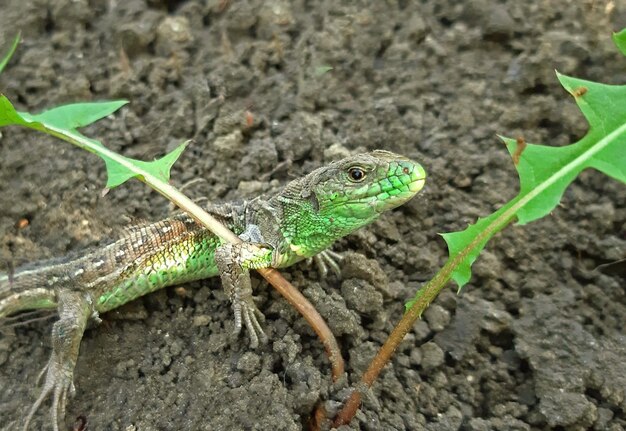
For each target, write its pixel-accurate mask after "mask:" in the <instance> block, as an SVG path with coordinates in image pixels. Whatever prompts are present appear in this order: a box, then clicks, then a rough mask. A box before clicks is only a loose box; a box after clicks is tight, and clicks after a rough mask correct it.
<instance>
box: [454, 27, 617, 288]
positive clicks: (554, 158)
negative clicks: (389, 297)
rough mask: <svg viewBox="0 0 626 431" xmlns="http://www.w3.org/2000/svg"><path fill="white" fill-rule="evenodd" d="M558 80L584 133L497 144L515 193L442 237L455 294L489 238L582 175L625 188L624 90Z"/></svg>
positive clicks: (539, 209)
mask: <svg viewBox="0 0 626 431" xmlns="http://www.w3.org/2000/svg"><path fill="white" fill-rule="evenodd" d="M622 33H624V32H622ZM624 38H626V34H625V35H624ZM623 42H624V44H625V45H626V41H623ZM618 46H619V44H618ZM557 77H558V79H559V81H560V82H561V84H562V85H563V87H564V88H565V89H566V90H567V91H568V92H569V93H570V94H571V95H572V96H574V98H575V100H576V103H577V104H578V106H579V108H580V110H581V111H582V113H583V115H584V116H585V118H586V119H587V121H588V122H589V131H588V132H587V135H585V137H583V138H582V139H581V140H580V141H578V142H576V143H574V144H571V145H567V146H564V147H550V146H546V145H537V144H526V143H525V142H523V141H522V140H515V139H510V138H502V140H503V141H504V143H505V144H506V147H507V149H508V151H509V153H510V154H511V156H512V157H513V160H514V165H515V167H516V169H517V173H518V175H519V179H520V192H519V194H518V195H517V196H516V197H515V198H514V199H513V200H511V201H510V202H509V203H507V204H506V205H504V206H503V207H502V208H500V209H499V210H498V211H496V212H495V213H493V214H491V215H489V216H488V217H485V218H480V219H478V221H477V222H476V224H474V225H470V226H469V227H468V228H467V229H465V230H463V231H459V232H450V233H445V234H443V235H442V236H443V238H444V240H445V241H446V243H447V245H448V250H449V254H450V258H449V261H453V260H454V261H455V262H454V263H455V265H453V269H452V270H451V274H450V276H451V278H452V279H453V280H454V281H455V282H456V283H457V284H458V286H459V290H460V289H461V288H462V287H463V285H465V284H466V283H467V282H468V281H469V280H470V278H471V266H472V264H473V263H474V261H475V260H476V258H477V257H478V255H479V254H480V252H481V251H482V249H483V248H484V247H485V244H486V243H487V241H488V240H489V239H490V238H491V237H492V236H493V235H495V234H496V233H497V232H499V231H500V230H502V228H504V227H505V226H506V225H507V224H508V223H509V222H510V221H512V220H513V219H515V218H516V219H517V222H518V223H519V224H526V223H529V222H531V221H534V220H537V219H539V218H541V217H543V216H545V215H547V214H549V213H550V212H551V211H552V210H554V208H555V207H556V206H557V205H558V203H559V202H560V200H561V197H562V196H563V193H564V192H565V189H566V188H567V186H569V185H570V184H571V182H572V181H573V180H574V179H575V178H576V177H577V176H578V174H580V172H582V171H583V170H585V169H588V168H593V169H597V170H598V171H600V172H602V173H604V174H606V175H608V176H610V177H612V178H614V179H616V180H618V181H622V182H623V183H626V86H625V85H606V84H600V83H596V82H591V81H585V80H582V79H577V78H572V77H568V76H565V75H561V74H559V73H558V72H557Z"/></svg>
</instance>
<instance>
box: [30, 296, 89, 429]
mask: <svg viewBox="0 0 626 431" xmlns="http://www.w3.org/2000/svg"><path fill="white" fill-rule="evenodd" d="M57 299H58V304H59V320H58V321H56V322H55V323H54V325H53V327H52V354H51V356H50V360H49V361H48V365H47V366H46V368H44V370H43V371H42V374H41V375H43V373H44V372H45V373H46V379H45V382H44V385H43V388H42V390H41V394H40V395H39V397H38V398H37V401H35V404H33V406H32V408H31V409H30V412H29V413H28V416H27V417H26V421H25V423H24V431H26V430H27V429H28V425H29V423H30V421H31V419H32V418H33V415H34V414H35V412H36V411H37V410H38V409H39V407H40V406H41V403H42V402H43V401H44V400H45V399H46V398H47V397H48V396H49V395H50V394H52V406H51V414H52V426H53V427H54V431H59V419H61V420H63V419H64V418H65V404H66V401H67V395H68V392H69V393H71V394H72V395H73V394H74V381H73V376H74V366H75V365H76V358H77V357H78V350H79V348H80V341H81V339H82V338H83V332H84V331H85V327H86V326H87V321H88V319H89V317H90V316H91V315H92V313H93V307H92V304H91V301H89V300H88V298H86V297H85V294H84V293H81V292H78V291H74V290H70V291H67V290H62V291H59V292H58V294H57ZM41 375H40V376H41Z"/></svg>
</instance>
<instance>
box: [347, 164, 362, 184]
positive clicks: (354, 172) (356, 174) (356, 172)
mask: <svg viewBox="0 0 626 431" xmlns="http://www.w3.org/2000/svg"><path fill="white" fill-rule="evenodd" d="M348 178H349V179H350V181H353V182H355V183H360V182H361V181H363V180H364V179H365V171H364V170H363V168H360V167H359V166H353V167H351V168H350V169H348Z"/></svg>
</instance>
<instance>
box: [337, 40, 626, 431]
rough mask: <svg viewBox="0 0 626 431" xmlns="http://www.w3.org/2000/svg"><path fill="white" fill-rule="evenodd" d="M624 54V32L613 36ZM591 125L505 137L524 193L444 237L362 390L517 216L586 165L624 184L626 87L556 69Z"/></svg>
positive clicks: (354, 398)
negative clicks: (545, 138) (544, 138)
mask: <svg viewBox="0 0 626 431" xmlns="http://www.w3.org/2000/svg"><path fill="white" fill-rule="evenodd" d="M613 41H614V42H615V44H616V45H617V47H618V49H619V50H620V51H621V52H622V53H623V54H624V55H626V29H624V30H622V31H621V32H619V33H616V34H614V35H613ZM557 78H558V79H559V81H560V82H561V85H562V86H563V88H565V90H566V91H567V92H569V93H570V94H571V95H572V96H574V99H575V100H576V103H577V104H578V107H579V108H580V110H581V111H582V113H583V115H584V116H585V118H586V119H587V121H588V122H589V131H588V133H587V134H586V135H585V136H584V137H583V138H582V139H581V140H580V141H578V142H576V143H574V144H571V145H567V146H565V147H550V146H546V145H537V144H527V143H526V142H525V141H524V140H523V139H517V140H515V139H510V138H504V137H502V138H501V139H502V140H503V141H504V143H505V144H506V147H507V149H508V151H509V153H510V154H511V156H512V159H513V164H514V166H515V169H516V170H517V173H518V175H519V179H520V192H519V194H518V195H517V196H516V197H515V198H513V199H512V200H511V201H509V202H508V203H506V204H505V205H504V206H502V207H501V208H500V209H499V210H497V211H496V212H494V213H493V214H491V215H489V216H487V217H484V218H480V219H478V221H477V222H476V223H475V224H473V225H470V226H468V227H467V228H466V229H465V230H463V231H459V232H450V233H444V234H442V236H443V239H444V240H445V241H446V244H447V245H448V251H449V258H448V260H447V262H446V263H445V265H444V266H443V267H442V268H441V270H439V272H438V273H437V274H436V275H435V277H434V278H432V279H431V280H430V281H429V282H428V283H426V284H425V285H424V287H423V288H422V289H420V290H419V291H418V292H417V293H416V295H415V297H414V298H413V299H412V300H410V301H409V302H408V303H407V304H406V306H405V307H406V313H405V315H404V316H403V318H402V319H401V320H400V322H399V323H398V324H397V325H396V327H395V328H394V329H393V331H392V332H391V334H390V335H389V337H388V338H387V340H386V341H385V343H384V344H383V346H382V347H381V348H380V350H379V351H378V353H377V354H376V356H375V357H374V359H373V360H372V362H371V363H370V365H369V367H368V368H367V370H366V371H365V373H364V374H363V376H362V377H361V381H360V384H361V387H363V386H365V387H370V386H371V385H372V383H373V382H374V380H375V379H376V377H377V376H378V374H379V373H380V371H381V370H382V369H383V367H384V366H385V364H387V362H388V361H389V359H390V358H391V356H392V355H393V352H394V351H395V349H396V348H397V347H398V346H399V344H400V343H401V342H402V340H403V339H404V336H405V335H406V334H407V332H408V331H410V330H411V327H412V326H413V323H415V320H417V319H418V318H419V317H420V316H421V315H422V313H423V312H424V310H425V309H426V308H427V307H428V305H429V304H430V303H431V302H432V301H433V300H434V299H435V298H436V296H437V295H438V294H439V292H440V291H441V290H442V289H443V288H444V287H445V286H446V284H447V283H448V281H449V280H450V279H452V280H454V282H455V283H456V284H457V285H458V290H459V291H460V290H461V288H462V287H463V286H464V285H465V284H466V283H467V282H468V281H469V280H470V278H471V276H472V272H471V267H472V264H473V263H474V261H475V260H476V258H477V257H478V255H479V254H480V252H481V251H482V250H483V248H484V247H485V245H486V244H487V241H489V240H490V239H491V238H492V237H493V236H494V235H495V234H496V233H498V232H500V231H501V230H502V229H504V228H505V227H506V226H507V225H509V224H510V223H511V222H513V221H517V223H518V224H520V225H523V224H526V223H530V222H531V221H534V220H537V219H539V218H541V217H543V216H545V215H547V214H549V213H550V212H551V211H552V210H553V209H554V208H555V207H556V206H557V205H558V204H559V202H560V200H561V197H562V196H563V193H564V192H565V189H566V188H567V186H568V185H569V184H570V183H571V182H572V181H574V179H576V177H577V176H578V174H580V172H582V171H583V170H585V169H588V168H594V169H597V170H598V171H600V172H602V173H604V174H606V175H608V176H610V177H612V178H614V179H616V180H618V181H621V182H623V183H626V85H615V86H613V85H606V84H600V83H597V82H591V81H585V80H582V79H577V78H572V77H568V76H565V75H562V74H560V73H558V72H557ZM360 402H361V394H360V392H359V391H358V390H355V391H354V392H353V393H352V395H351V396H350V398H349V399H348V401H347V402H346V404H345V405H344V408H343V410H341V412H340V413H339V414H338V415H337V416H336V418H335V419H334V422H333V425H334V426H340V425H342V424H347V423H349V422H350V421H351V420H352V418H353V417H354V414H355V413H356V410H357V408H358V406H359V405H360Z"/></svg>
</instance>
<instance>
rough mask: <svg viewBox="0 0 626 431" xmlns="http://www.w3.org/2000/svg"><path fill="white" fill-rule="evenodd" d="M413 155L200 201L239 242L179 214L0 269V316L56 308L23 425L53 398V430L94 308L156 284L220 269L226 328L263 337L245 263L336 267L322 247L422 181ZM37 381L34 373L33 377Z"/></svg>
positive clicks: (333, 167) (331, 168) (388, 155)
mask: <svg viewBox="0 0 626 431" xmlns="http://www.w3.org/2000/svg"><path fill="white" fill-rule="evenodd" d="M425 180H426V172H425V170H424V168H423V167H422V166H421V165H420V164H419V163H417V162H414V161H412V160H410V159H408V158H406V157H403V156H400V155H398V154H394V153H392V152H389V151H384V150H375V151H372V152H369V153H363V154H359V155H355V156H351V157H347V158H344V159H342V160H338V161H335V162H332V163H330V164H328V165H326V166H322V167H320V168H318V169H315V170H313V171H312V172H311V173H309V174H308V175H305V176H301V177H298V178H296V179H294V180H293V181H291V182H290V183H288V184H287V185H286V186H285V187H284V188H283V189H282V190H281V191H280V192H278V193H276V194H275V195H273V196H269V197H261V196H259V197H256V198H253V199H250V200H248V201H241V202H230V203H220V204H209V205H207V208H206V210H207V211H208V212H209V213H210V214H211V215H213V216H214V217H216V218H217V219H218V220H219V221H221V222H222V223H224V224H225V225H226V226H228V227H229V228H230V229H231V230H232V231H233V232H234V233H235V234H236V235H238V236H239V237H240V238H241V239H242V240H243V242H241V243H239V244H231V243H227V242H223V241H221V240H220V239H219V238H218V237H217V236H216V235H215V234H213V233H212V232H211V231H210V230H208V229H207V228H205V227H203V226H201V225H199V224H198V223H196V222H195V221H194V220H193V219H192V218H191V217H190V216H188V215H187V214H186V213H179V214H176V215H172V216H170V217H169V218H166V219H164V220H161V221H157V222H154V223H151V224H145V225H139V226H134V227H130V228H128V229H127V230H126V232H125V234H124V235H122V237H121V238H119V239H117V240H114V241H112V242H110V243H108V245H104V246H101V247H98V248H96V249H92V250H87V251H84V252H82V253H80V254H76V255H70V256H65V257H61V258H57V259H52V260H44V261H40V262H35V263H31V264H26V265H24V266H21V267H18V268H16V269H14V270H13V271H9V272H8V273H4V274H3V273H0V319H2V318H5V317H7V316H9V315H11V314H15V313H18V312H20V311H25V310H37V309H56V310H57V312H58V320H56V322H55V323H54V324H53V327H52V353H51V355H50V359H49V361H48V364H47V365H46V367H45V368H44V369H43V370H42V373H41V375H40V378H41V377H43V375H44V373H45V379H44V383H43V387H42V389H41V392H40V394H39V396H38V398H37V399H36V401H35V402H34V403H33V405H32V407H31V409H30V411H29V413H28V415H27V416H26V419H25V421H24V422H25V423H24V426H23V430H24V431H26V430H27V429H28V427H29V423H30V422H31V420H32V418H33V416H34V415H35V413H36V412H37V410H38V409H39V407H40V406H41V404H42V403H43V402H44V401H45V400H46V399H47V398H48V397H49V396H51V398H52V405H51V416H52V425H53V429H54V431H58V430H59V420H64V417H65V406H66V402H67V398H68V395H73V394H74V393H75V388H74V379H73V373H74V367H75V364H76V361H77V358H78V353H79V348H80V342H81V339H82V337H83V333H84V331H85V328H86V327H87V323H88V322H89V321H90V320H94V321H96V322H99V320H100V319H99V314H101V313H105V312H107V311H110V310H112V309H115V308H117V307H120V306H121V305H123V304H126V303H128V302H130V301H132V300H134V299H136V298H138V297H140V296H142V295H145V294H148V293H150V292H153V291H156V290H158V289H161V288H164V287H167V286H172V285H178V284H182V283H185V282H190V281H195V280H200V279H204V278H208V277H213V276H218V275H219V276H220V277H221V281H222V287H223V288H224V290H225V292H226V294H227V296H228V298H229V299H230V301H231V306H232V309H233V313H234V320H235V324H234V328H235V329H234V332H235V334H238V333H239V332H240V331H241V329H242V327H243V326H245V327H246V329H247V332H248V333H249V337H250V346H251V347H252V348H255V347H257V346H258V343H259V341H261V342H266V341H267V335H266V334H265V332H264V330H263V328H262V326H261V323H260V322H262V321H263V320H264V317H263V314H262V312H261V311H260V310H259V309H258V308H257V306H256V305H255V303H254V301H253V296H252V287H251V282H250V270H251V269H258V268H267V267H272V268H284V267H288V266H290V265H293V264H294V263H296V262H298V261H301V260H303V259H307V258H315V259H316V260H317V262H318V264H320V265H321V267H322V268H324V267H325V265H324V262H327V263H329V264H331V266H334V267H336V266H337V264H336V262H334V261H333V257H332V256H333V254H332V253H331V254H329V253H328V251H329V247H330V246H331V245H332V243H333V242H335V241H336V240H338V239H340V238H342V237H344V236H345V235H347V234H349V233H351V232H353V231H355V230H356V229H358V228H360V227H362V226H365V225H367V224H369V223H371V222H372V221H374V220H375V219H377V218H378V217H379V215H380V214H381V213H383V212H385V211H387V210H390V209H393V208H396V207H398V206H399V205H402V204H403V203H405V202H407V201H408V200H409V199H411V198H412V197H413V196H414V195H415V194H417V193H418V192H419V191H420V190H421V189H422V188H423V186H424V183H425ZM38 380H39V379H38Z"/></svg>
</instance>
